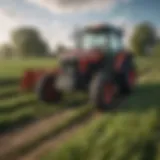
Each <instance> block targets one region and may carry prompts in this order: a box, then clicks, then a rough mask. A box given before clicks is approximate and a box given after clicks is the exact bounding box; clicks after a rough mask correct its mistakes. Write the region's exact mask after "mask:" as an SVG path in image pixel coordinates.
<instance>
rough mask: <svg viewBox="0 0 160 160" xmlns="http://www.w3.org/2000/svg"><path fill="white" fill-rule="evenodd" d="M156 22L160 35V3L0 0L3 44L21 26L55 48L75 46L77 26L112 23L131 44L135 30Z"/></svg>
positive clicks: (155, 0)
mask: <svg viewBox="0 0 160 160" xmlns="http://www.w3.org/2000/svg"><path fill="white" fill-rule="evenodd" d="M142 21H150V22H152V23H153V24H154V25H155V26H156V27H157V29H158V31H159V34H160V0H0V22H1V23H0V43H5V42H8V41H10V33H11V32H12V30H13V29H15V28H17V27H21V26H26V25H27V26H34V27H36V28H37V29H38V30H39V31H40V33H41V35H42V37H43V38H44V39H45V40H46V41H47V42H48V43H49V45H50V46H51V48H54V46H55V45H56V44H59V43H64V44H66V45H72V41H71V34H72V32H73V30H74V28H75V27H82V26H85V25H88V24H94V23H111V24H114V25H117V26H121V27H123V28H125V38H124V41H125V43H126V44H127V42H128V39H129V37H130V36H131V34H132V31H133V28H134V26H135V25H136V24H137V23H140V22H142Z"/></svg>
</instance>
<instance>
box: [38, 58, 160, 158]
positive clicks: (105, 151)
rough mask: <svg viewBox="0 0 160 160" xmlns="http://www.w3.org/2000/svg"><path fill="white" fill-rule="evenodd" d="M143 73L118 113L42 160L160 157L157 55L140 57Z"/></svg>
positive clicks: (90, 125) (93, 126)
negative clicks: (132, 92)
mask: <svg viewBox="0 0 160 160" xmlns="http://www.w3.org/2000/svg"><path fill="white" fill-rule="evenodd" d="M137 64H138V71H139V72H141V71H143V70H145V69H146V68H148V69H149V72H148V71H147V72H146V73H145V74H144V75H143V76H142V77H141V76H140V78H139V81H138V84H137V88H136V89H135V92H134V94H133V95H131V96H130V97H128V99H127V100H126V101H125V102H124V104H123V106H122V107H121V108H119V109H118V110H117V111H116V112H110V113H109V112H108V113H105V114H104V115H103V116H102V117H101V118H100V119H99V120H95V121H94V122H92V123H90V124H89V125H87V126H85V127H83V128H82V129H81V130H80V131H78V133H77V134H76V135H74V138H72V139H71V140H68V141H67V142H66V143H65V144H64V145H63V146H61V147H59V148H58V149H57V150H54V151H52V149H51V150H50V151H48V152H47V153H45V154H44V155H43V156H42V157H41V160H52V159H56V160H63V159H65V160H106V159H107V160H127V159H129V160H159V158H160V154H159V153H160V137H159V135H160V124H159V121H160V98H159V95H160V72H159V69H160V65H159V59H157V58H155V57H150V58H145V59H138V60H137Z"/></svg>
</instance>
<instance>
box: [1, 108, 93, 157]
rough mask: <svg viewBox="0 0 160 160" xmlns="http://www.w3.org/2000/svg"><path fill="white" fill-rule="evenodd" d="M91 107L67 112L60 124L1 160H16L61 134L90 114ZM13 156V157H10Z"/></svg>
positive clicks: (15, 149)
mask: <svg viewBox="0 0 160 160" xmlns="http://www.w3.org/2000/svg"><path fill="white" fill-rule="evenodd" d="M91 110H92V107H89V106H83V107H81V108H79V109H74V110H71V112H69V113H70V114H69V116H68V117H67V118H65V119H63V120H62V121H61V123H60V124H58V125H56V126H55V125H54V126H52V127H51V128H50V129H49V130H47V131H45V132H44V133H42V134H39V135H38V136H37V137H35V138H33V139H32V140H31V141H29V142H27V143H26V144H24V145H23V146H20V148H19V147H18V148H14V149H13V150H12V151H10V152H9V153H8V154H7V155H4V157H3V156H1V158H2V159H9V158H10V157H12V159H16V157H17V156H19V155H21V154H24V153H25V152H28V151H30V150H32V149H34V148H35V147H37V146H39V144H41V143H42V142H43V141H45V140H47V139H49V138H52V137H54V136H56V135H57V134H59V133H60V132H62V131H63V130H65V129H67V128H68V127H69V126H71V125H73V124H74V123H75V122H77V121H78V120H80V119H81V120H82V119H83V118H84V117H87V116H88V114H90V112H91ZM12 154H13V155H12Z"/></svg>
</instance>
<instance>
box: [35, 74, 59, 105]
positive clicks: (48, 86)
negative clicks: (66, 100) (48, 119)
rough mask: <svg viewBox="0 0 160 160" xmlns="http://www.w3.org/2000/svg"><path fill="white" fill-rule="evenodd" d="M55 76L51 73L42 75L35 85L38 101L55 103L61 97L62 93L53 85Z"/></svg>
mask: <svg viewBox="0 0 160 160" xmlns="http://www.w3.org/2000/svg"><path fill="white" fill-rule="evenodd" d="M54 82H55V77H54V75H52V74H47V75H45V76H43V77H42V78H41V79H40V81H39V82H38V84H37V86H36V93H37V96H38V99H39V100H40V101H43V102H46V103H57V102H59V101H60V100H61V98H62V93H61V92H60V91H58V90H57V89H56V88H55V86H54Z"/></svg>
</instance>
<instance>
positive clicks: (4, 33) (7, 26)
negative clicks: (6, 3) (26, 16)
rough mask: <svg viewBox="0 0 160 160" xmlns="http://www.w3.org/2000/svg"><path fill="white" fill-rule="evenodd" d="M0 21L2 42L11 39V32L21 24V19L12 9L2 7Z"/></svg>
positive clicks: (0, 40) (0, 38)
mask: <svg viewBox="0 0 160 160" xmlns="http://www.w3.org/2000/svg"><path fill="white" fill-rule="evenodd" d="M0 22H1V25H0V42H4V41H9V39H10V38H9V37H10V32H11V30H12V29H13V28H15V27H17V26H19V25H20V19H18V17H17V18H16V17H15V16H14V14H13V12H12V11H11V10H6V9H2V8H0Z"/></svg>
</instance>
